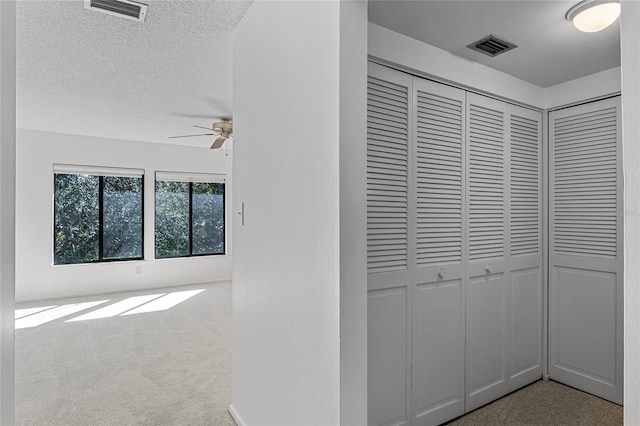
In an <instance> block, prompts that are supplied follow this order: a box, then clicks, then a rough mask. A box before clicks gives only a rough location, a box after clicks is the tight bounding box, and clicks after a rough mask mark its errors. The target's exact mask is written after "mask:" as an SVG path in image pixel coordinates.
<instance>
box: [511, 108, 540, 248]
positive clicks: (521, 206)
mask: <svg viewBox="0 0 640 426" xmlns="http://www.w3.org/2000/svg"><path fill="white" fill-rule="evenodd" d="M509 124H510V130H511V132H510V134H511V146H510V149H511V152H510V156H511V163H510V172H511V180H510V194H511V221H510V226H511V232H510V238H511V243H510V250H511V255H512V256H519V255H532V254H538V253H540V228H541V220H542V218H541V210H540V204H541V199H540V195H541V192H540V187H541V177H540V158H541V148H540V121H539V120H537V119H533V118H527V117H521V116H519V115H517V114H511V116H510V123H509Z"/></svg>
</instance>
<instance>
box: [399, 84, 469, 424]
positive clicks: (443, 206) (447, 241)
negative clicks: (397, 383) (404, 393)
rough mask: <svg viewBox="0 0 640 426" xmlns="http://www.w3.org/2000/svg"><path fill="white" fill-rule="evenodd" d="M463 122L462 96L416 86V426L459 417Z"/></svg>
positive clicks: (457, 91) (439, 86)
mask: <svg viewBox="0 0 640 426" xmlns="http://www.w3.org/2000/svg"><path fill="white" fill-rule="evenodd" d="M464 116H465V92H464V91H463V90H461V89H456V88H453V87H449V86H445V85H442V84H438V83H433V82H430V81H426V80H421V79H417V78H416V79H415V80H414V129H415V131H414V145H413V170H414V171H415V173H414V176H415V178H414V179H415V180H414V188H415V189H414V193H415V203H414V211H415V214H414V217H415V224H416V225H415V238H416V241H415V244H416V260H415V265H414V269H413V294H412V297H413V303H412V309H413V321H412V335H413V338H412V407H413V408H412V412H413V424H414V425H434V424H440V423H442V422H444V421H447V420H450V419H452V418H455V417H457V416H460V415H462V414H464V339H465V337H464V334H465V333H464V282H465V273H464V271H465V269H464V266H465V265H464V259H465V255H466V250H465V238H464V229H465V224H464V217H465V207H464V180H465V171H464V140H465V132H464V127H465V120H464Z"/></svg>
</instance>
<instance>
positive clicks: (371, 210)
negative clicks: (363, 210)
mask: <svg viewBox="0 0 640 426" xmlns="http://www.w3.org/2000/svg"><path fill="white" fill-rule="evenodd" d="M411 87H412V77H410V76H409V75H407V74H403V73H400V72H397V71H394V70H390V69H388V68H385V67H382V66H379V65H376V64H369V78H368V93H367V268H368V279H367V281H368V342H367V343H368V399H369V401H368V407H369V409H368V419H369V424H370V425H391V424H393V425H405V424H410V421H411V414H410V407H411V401H410V395H411V376H410V374H411V352H410V348H411V341H410V339H411V273H410V268H411V264H410V259H412V258H413V257H414V254H413V248H412V247H413V242H412V241H413V237H412V232H413V229H412V220H411V216H412V215H411V209H410V193H411V187H412V185H411V181H410V173H411V160H410V158H411V157H410V146H411V131H412V117H411V114H410V107H411V104H412V101H411V98H412V89H411Z"/></svg>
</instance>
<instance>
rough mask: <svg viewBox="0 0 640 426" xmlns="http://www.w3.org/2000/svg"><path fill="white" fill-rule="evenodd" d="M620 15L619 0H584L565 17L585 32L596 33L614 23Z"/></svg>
mask: <svg viewBox="0 0 640 426" xmlns="http://www.w3.org/2000/svg"><path fill="white" fill-rule="evenodd" d="M618 16H620V2H619V1H617V0H583V1H581V2H580V3H578V4H576V5H575V6H573V7H572V8H571V9H569V11H568V12H567V14H566V15H565V18H567V20H568V21H571V22H572V23H573V26H574V27H576V28H577V29H579V30H580V31H583V32H585V33H595V32H597V31H601V30H604V29H605V28H607V27H608V26H609V25H611V24H613V23H614V22H615V21H616V19H618Z"/></svg>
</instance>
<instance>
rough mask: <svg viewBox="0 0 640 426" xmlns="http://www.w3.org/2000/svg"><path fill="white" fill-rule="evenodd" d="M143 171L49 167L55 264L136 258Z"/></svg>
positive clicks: (140, 240) (139, 242) (139, 252)
mask: <svg viewBox="0 0 640 426" xmlns="http://www.w3.org/2000/svg"><path fill="white" fill-rule="evenodd" d="M142 189H143V172H142V171H141V170H130V169H112V168H107V167H103V168H97V167H96V168H94V167H77V166H62V165H55V166H54V241H53V252H54V254H53V263H54V264H55V265H63V264H72V263H89V262H106V261H113V260H135V259H142V253H143V199H142V191H143V190H142Z"/></svg>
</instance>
